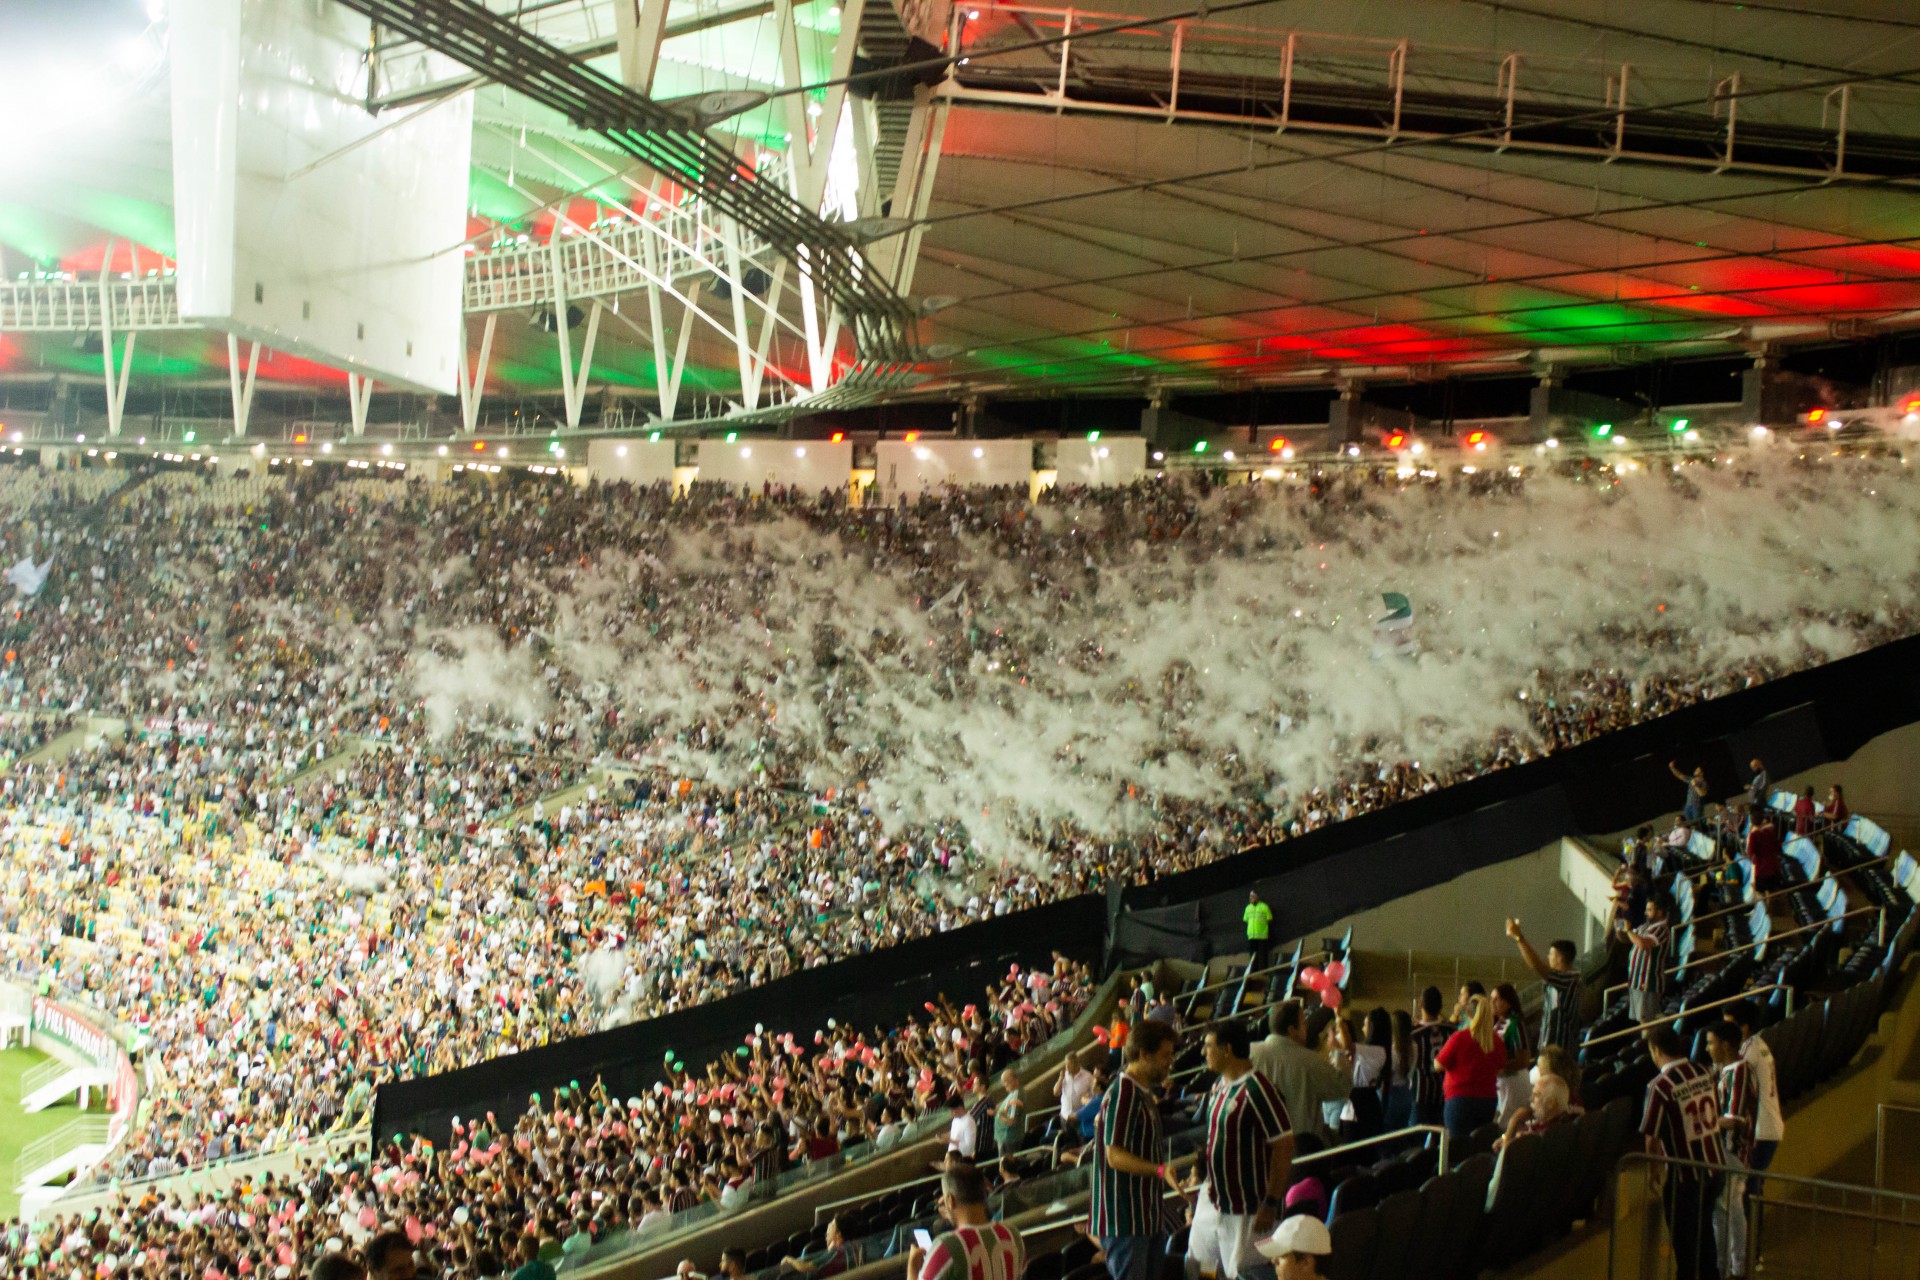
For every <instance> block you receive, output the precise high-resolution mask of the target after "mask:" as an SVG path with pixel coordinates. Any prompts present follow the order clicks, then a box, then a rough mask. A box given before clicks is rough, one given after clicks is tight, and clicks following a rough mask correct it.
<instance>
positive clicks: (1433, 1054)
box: [1412, 987, 1459, 1124]
mask: <svg viewBox="0 0 1920 1280" xmlns="http://www.w3.org/2000/svg"><path fill="white" fill-rule="evenodd" d="M1441 999H1442V997H1441V995H1440V988H1438V987H1428V988H1427V989H1426V990H1425V991H1422V992H1421V993H1420V1005H1419V1007H1418V1008H1417V1009H1415V1010H1414V1014H1413V1016H1414V1026H1413V1036H1412V1041H1413V1122H1414V1123H1415V1124H1443V1123H1445V1121H1446V1114H1445V1112H1446V1106H1447V1099H1446V1093H1445V1085H1446V1078H1445V1073H1444V1072H1442V1071H1441V1070H1440V1064H1439V1062H1437V1061H1436V1059H1437V1058H1438V1057H1439V1056H1440V1046H1441V1045H1443V1044H1445V1043H1446V1042H1447V1037H1449V1036H1451V1035H1452V1034H1453V1033H1454V1032H1455V1031H1457V1030H1459V1028H1458V1027H1456V1026H1454V1024H1453V1023H1451V1022H1449V1021H1447V1020H1446V1019H1444V1018H1442V1017H1441V1016H1440V1005H1441Z"/></svg>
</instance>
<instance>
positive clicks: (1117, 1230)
mask: <svg viewBox="0 0 1920 1280" xmlns="http://www.w3.org/2000/svg"><path fill="white" fill-rule="evenodd" d="M1179 1039H1180V1033H1179V1032H1177V1031H1175V1030H1174V1029H1173V1028H1172V1027H1170V1026H1168V1025H1167V1024H1166V1023H1164V1022H1151V1021H1149V1022H1142V1023H1141V1024H1140V1025H1139V1026H1137V1027H1135V1028H1134V1029H1133V1035H1132V1036H1131V1037H1130V1038H1129V1039H1128V1040H1127V1065H1126V1069H1125V1070H1124V1071H1122V1072H1121V1073H1120V1076H1119V1078H1118V1079H1116V1080H1115V1081H1114V1082H1113V1085H1112V1087H1111V1088H1109V1089H1108V1090H1107V1093H1106V1096H1105V1097H1104V1098H1102V1099H1101V1100H1100V1115H1099V1118H1098V1119H1097V1120H1096V1121H1095V1122H1094V1133H1093V1204H1092V1208H1091V1210H1090V1212H1089V1214H1088V1219H1087V1233H1088V1234H1089V1235H1091V1236H1093V1238H1094V1239H1096V1240H1098V1241H1099V1242H1100V1248H1101V1251H1102V1252H1104V1253H1105V1254H1106V1255H1107V1271H1108V1273H1109V1274H1111V1275H1112V1276H1113V1280H1153V1277H1155V1276H1157V1275H1159V1273H1160V1259H1161V1257H1162V1255H1164V1254H1165V1253H1166V1248H1167V1202H1166V1195H1167V1192H1168V1191H1169V1190H1172V1191H1178V1190H1179V1189H1180V1184H1179V1182H1178V1180H1177V1179H1176V1178H1175V1177H1174V1174H1173V1172H1172V1171H1171V1170H1169V1169H1168V1168H1167V1166H1166V1148H1165V1145H1164V1143H1163V1141H1162V1139H1161V1135H1160V1102H1159V1098H1158V1097H1157V1094H1158V1092H1159V1090H1160V1086H1162V1085H1163V1084H1165V1083H1166V1080H1167V1073H1168V1072H1170V1071H1172V1070H1173V1054H1174V1048H1175V1046H1176V1045H1177V1044H1178V1043H1179Z"/></svg>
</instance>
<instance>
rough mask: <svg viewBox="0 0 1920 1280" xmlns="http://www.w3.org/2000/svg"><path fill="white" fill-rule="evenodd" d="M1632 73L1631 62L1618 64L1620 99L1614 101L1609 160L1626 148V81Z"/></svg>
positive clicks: (1615, 157) (1614, 158)
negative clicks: (1611, 151) (1611, 152)
mask: <svg viewBox="0 0 1920 1280" xmlns="http://www.w3.org/2000/svg"><path fill="white" fill-rule="evenodd" d="M1632 74H1633V64H1632V63H1631V62H1623V63H1621V64H1620V100H1619V101H1618V102H1616V103H1614V116H1613V154H1612V155H1611V156H1609V157H1608V160H1609V162H1611V161H1613V160H1617V159H1619V158H1620V153H1621V152H1622V151H1623V150H1625V149H1626V145H1627V81H1628V78H1629V77H1630V76H1631V75H1632Z"/></svg>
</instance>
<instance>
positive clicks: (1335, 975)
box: [1327, 960, 1347, 982]
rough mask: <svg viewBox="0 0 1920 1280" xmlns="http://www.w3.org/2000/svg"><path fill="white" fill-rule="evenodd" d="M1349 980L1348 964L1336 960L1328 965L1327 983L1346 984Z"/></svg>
mask: <svg viewBox="0 0 1920 1280" xmlns="http://www.w3.org/2000/svg"><path fill="white" fill-rule="evenodd" d="M1346 980H1347V962H1346V961H1345V960H1335V961H1333V962H1332V963H1330V964H1329V965H1327V981H1329V982H1345V981H1346Z"/></svg>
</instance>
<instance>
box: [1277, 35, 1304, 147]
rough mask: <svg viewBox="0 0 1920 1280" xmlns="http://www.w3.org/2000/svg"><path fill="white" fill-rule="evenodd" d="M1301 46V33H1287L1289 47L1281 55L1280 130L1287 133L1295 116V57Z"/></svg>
mask: <svg viewBox="0 0 1920 1280" xmlns="http://www.w3.org/2000/svg"><path fill="white" fill-rule="evenodd" d="M1299 44H1300V33H1299V32H1297V31H1289V32H1287V46H1286V48H1285V49H1284V50H1283V51H1282V52H1281V54H1280V129H1279V132H1281V133H1285V132H1286V131H1287V123H1288V121H1289V120H1290V119H1291V118H1292V115H1293V55H1294V50H1295V49H1296V48H1297V47H1298V46H1299Z"/></svg>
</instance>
